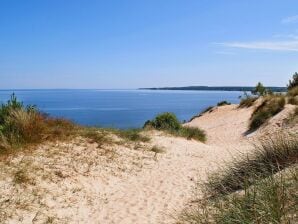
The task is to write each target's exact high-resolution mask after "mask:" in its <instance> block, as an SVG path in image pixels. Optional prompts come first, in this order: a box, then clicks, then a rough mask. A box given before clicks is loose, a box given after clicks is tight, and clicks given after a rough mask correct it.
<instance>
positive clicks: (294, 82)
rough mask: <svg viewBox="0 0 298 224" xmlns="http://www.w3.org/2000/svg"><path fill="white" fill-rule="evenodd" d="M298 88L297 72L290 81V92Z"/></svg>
mask: <svg viewBox="0 0 298 224" xmlns="http://www.w3.org/2000/svg"><path fill="white" fill-rule="evenodd" d="M296 86H298V72H295V73H294V75H293V78H292V80H290V81H289V84H288V90H290V89H292V88H294V87H296Z"/></svg>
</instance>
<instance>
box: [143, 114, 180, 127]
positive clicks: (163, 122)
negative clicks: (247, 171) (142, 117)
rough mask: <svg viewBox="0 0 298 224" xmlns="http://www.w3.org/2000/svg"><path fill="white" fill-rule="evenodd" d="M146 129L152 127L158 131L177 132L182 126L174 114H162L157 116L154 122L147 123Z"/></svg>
mask: <svg viewBox="0 0 298 224" xmlns="http://www.w3.org/2000/svg"><path fill="white" fill-rule="evenodd" d="M144 127H145V128H146V127H152V128H155V129H157V130H169V131H177V130H179V129H180V128H181V124H180V122H179V120H178V118H177V117H176V115H175V114H173V113H168V112H166V113H162V114H159V115H157V116H156V117H155V118H154V119H153V120H152V121H147V122H146V123H145V124H144Z"/></svg>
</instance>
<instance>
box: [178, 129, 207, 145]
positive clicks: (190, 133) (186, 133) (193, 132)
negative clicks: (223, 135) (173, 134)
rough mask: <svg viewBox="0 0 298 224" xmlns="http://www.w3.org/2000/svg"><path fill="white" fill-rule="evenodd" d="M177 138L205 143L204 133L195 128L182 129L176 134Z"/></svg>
mask: <svg viewBox="0 0 298 224" xmlns="http://www.w3.org/2000/svg"><path fill="white" fill-rule="evenodd" d="M177 133H178V134H177V135H178V136H181V137H184V138H186V139H188V140H191V139H194V140H197V141H200V142H205V141H206V133H205V132H204V131H203V130H202V129H200V128H196V127H182V128H181V129H180V130H179V131H178V132H177Z"/></svg>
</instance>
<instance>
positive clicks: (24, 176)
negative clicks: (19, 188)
mask: <svg viewBox="0 0 298 224" xmlns="http://www.w3.org/2000/svg"><path fill="white" fill-rule="evenodd" d="M13 182H14V183H15V184H26V183H29V182H30V178H29V176H28V173H27V172H26V170H24V169H19V170H17V171H16V172H15V174H14V177H13Z"/></svg>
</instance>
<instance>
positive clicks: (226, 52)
mask: <svg viewBox="0 0 298 224" xmlns="http://www.w3.org/2000/svg"><path fill="white" fill-rule="evenodd" d="M215 54H222V55H235V54H236V53H235V52H232V51H216V52H215Z"/></svg>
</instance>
